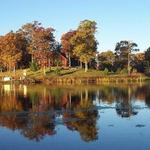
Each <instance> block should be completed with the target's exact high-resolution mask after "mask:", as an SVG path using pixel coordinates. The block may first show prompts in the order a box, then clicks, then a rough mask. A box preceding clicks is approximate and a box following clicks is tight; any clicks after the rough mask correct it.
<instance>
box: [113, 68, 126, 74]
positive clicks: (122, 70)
mask: <svg viewBox="0 0 150 150" xmlns="http://www.w3.org/2000/svg"><path fill="white" fill-rule="evenodd" d="M116 73H117V74H127V73H128V70H127V69H126V68H124V69H121V68H118V69H117V71H116Z"/></svg>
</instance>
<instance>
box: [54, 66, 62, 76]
mask: <svg viewBox="0 0 150 150" xmlns="http://www.w3.org/2000/svg"><path fill="white" fill-rule="evenodd" d="M54 72H55V74H56V75H58V76H60V75H61V69H60V68H59V67H56V68H55V70H54Z"/></svg>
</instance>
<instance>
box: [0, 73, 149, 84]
mask: <svg viewBox="0 0 150 150" xmlns="http://www.w3.org/2000/svg"><path fill="white" fill-rule="evenodd" d="M147 80H150V77H147V76H128V75H120V76H118V75H111V76H93V77H92V76H89V77H84V76H83V77H82V76H81V77H72V76H70V77H68V76H67V77H65V76H57V77H47V76H44V77H42V78H31V77H26V78H25V79H23V80H15V79H13V80H11V81H2V80H1V81H0V83H1V84H27V85H28V84H46V85H87V84H89V85H90V84H95V85H100V84H102V83H115V84H117V83H118V84H121V83H142V82H145V81H147Z"/></svg>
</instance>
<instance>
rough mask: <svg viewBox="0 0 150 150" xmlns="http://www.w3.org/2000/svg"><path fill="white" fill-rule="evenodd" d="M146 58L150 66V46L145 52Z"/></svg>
mask: <svg viewBox="0 0 150 150" xmlns="http://www.w3.org/2000/svg"><path fill="white" fill-rule="evenodd" d="M145 60H146V61H147V62H148V65H149V66H150V47H149V48H148V49H147V50H146V52H145Z"/></svg>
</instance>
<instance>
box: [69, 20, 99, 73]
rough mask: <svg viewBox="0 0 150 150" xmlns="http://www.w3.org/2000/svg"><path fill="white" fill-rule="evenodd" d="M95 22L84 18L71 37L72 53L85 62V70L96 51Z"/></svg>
mask: <svg viewBox="0 0 150 150" xmlns="http://www.w3.org/2000/svg"><path fill="white" fill-rule="evenodd" d="M95 33H96V22H95V21H90V20H84V21H82V22H80V25H79V27H78V29H77V31H76V34H75V35H74V36H73V37H72V39H71V44H72V45H73V54H74V55H75V56H76V57H78V58H79V60H80V61H81V62H83V63H84V64H85V72H87V70H88V63H89V62H90V60H91V59H92V58H95V55H96V51H97V44H98V43H97V41H96V39H95Z"/></svg>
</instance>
